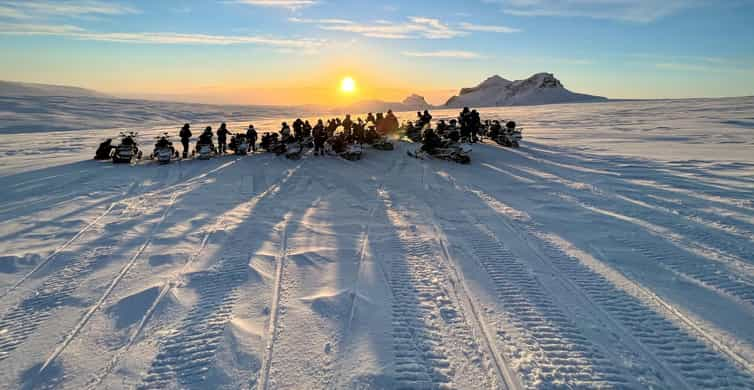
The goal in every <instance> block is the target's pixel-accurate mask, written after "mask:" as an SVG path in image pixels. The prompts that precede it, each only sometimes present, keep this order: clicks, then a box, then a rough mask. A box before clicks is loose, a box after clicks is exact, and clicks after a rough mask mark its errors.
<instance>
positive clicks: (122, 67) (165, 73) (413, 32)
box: [0, 0, 754, 104]
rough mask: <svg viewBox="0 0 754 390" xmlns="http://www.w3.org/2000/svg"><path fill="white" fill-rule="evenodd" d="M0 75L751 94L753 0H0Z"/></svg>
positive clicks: (140, 83) (307, 93)
mask: <svg viewBox="0 0 754 390" xmlns="http://www.w3.org/2000/svg"><path fill="white" fill-rule="evenodd" d="M0 50H2V52H3V53H4V55H3V57H4V60H3V61H2V62H0V79H7V80H19V81H33V82H45V83H57V84H72V85H79V86H84V87H90V88H94V89H98V90H102V91H105V92H109V93H113V94H120V95H127V96H147V97H167V98H171V97H175V98H180V99H182V100H201V101H209V102H222V103H228V102H238V103H269V104H281V103H286V102H289V103H316V102H323V101H325V102H333V101H335V100H337V99H338V96H337V95H335V94H334V91H335V89H336V88H335V86H336V85H337V82H338V80H339V79H340V78H342V77H343V76H345V75H352V76H353V77H354V78H355V79H356V80H357V83H359V86H360V94H359V96H357V97H353V98H360V99H366V98H383V99H395V98H399V97H400V96H404V95H405V94H407V93H409V92H419V93H422V94H425V95H427V96H428V97H429V99H430V100H432V101H434V102H436V103H437V102H440V101H442V100H444V99H445V98H447V97H449V96H450V94H452V93H453V92H454V91H455V90H457V89H458V88H460V87H464V86H471V85H475V84H477V83H479V82H480V81H481V80H483V79H484V78H486V77H488V76H490V75H493V74H499V75H501V76H503V77H506V78H509V79H520V78H524V77H527V76H529V75H531V74H533V73H537V72H543V71H547V72H553V73H555V74H556V76H557V77H558V78H559V79H561V81H562V82H563V83H564V84H565V85H566V87H568V88H569V89H572V90H575V91H578V92H585V93H593V94H599V95H603V96H609V97H615V98H623V97H625V98H662V97H702V96H740V95H754V0H719V1H704V0H665V1H661V0H471V1H448V0H440V1H429V0H422V1H410V2H409V1H403V2H398V1H392V2H391V1H388V2H379V1H363V0H356V1H337V0H224V1H215V0H210V1H188V0H184V1H180V0H165V1H143V0H121V1H104V0H70V1H53V0H46V1H37V0H26V1H24V0H17V1H16V0H13V1H10V0H8V1H6V0H0Z"/></svg>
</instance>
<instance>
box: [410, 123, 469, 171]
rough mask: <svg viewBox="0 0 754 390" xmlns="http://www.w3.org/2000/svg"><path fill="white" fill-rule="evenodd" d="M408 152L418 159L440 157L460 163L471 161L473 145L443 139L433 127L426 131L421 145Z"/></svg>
mask: <svg viewBox="0 0 754 390" xmlns="http://www.w3.org/2000/svg"><path fill="white" fill-rule="evenodd" d="M406 153H407V154H408V155H409V156H411V157H415V158H418V159H425V158H429V157H433V158H439V159H441V160H448V161H454V162H457V163H459V164H470V163H471V145H469V144H467V143H459V142H457V141H456V140H452V139H442V138H441V137H440V136H439V135H437V134H435V132H434V131H433V130H431V129H428V130H427V131H426V132H425V133H424V140H423V144H422V146H421V147H419V148H416V150H414V151H413V152H412V151H411V150H407V151H406Z"/></svg>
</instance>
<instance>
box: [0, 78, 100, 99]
mask: <svg viewBox="0 0 754 390" xmlns="http://www.w3.org/2000/svg"><path fill="white" fill-rule="evenodd" d="M0 96H2V97H20V96H36V97H51V96H66V97H93V98H107V97H111V96H108V95H106V94H103V93H99V92H97V91H92V90H90V89H85V88H79V87H68V86H62V85H49V84H35V83H20V82H15V81H0Z"/></svg>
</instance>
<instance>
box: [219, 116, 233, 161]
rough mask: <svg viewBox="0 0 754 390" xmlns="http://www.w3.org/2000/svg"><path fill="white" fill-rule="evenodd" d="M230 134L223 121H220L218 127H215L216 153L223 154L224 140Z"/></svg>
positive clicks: (225, 140)
mask: <svg viewBox="0 0 754 390" xmlns="http://www.w3.org/2000/svg"><path fill="white" fill-rule="evenodd" d="M230 134H231V132H230V131H228V126H227V125H226V124H225V122H223V123H221V124H220V128H219V129H217V149H218V154H225V149H226V142H227V139H228V136H229V135H230Z"/></svg>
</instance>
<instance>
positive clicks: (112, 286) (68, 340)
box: [39, 191, 178, 373]
mask: <svg viewBox="0 0 754 390" xmlns="http://www.w3.org/2000/svg"><path fill="white" fill-rule="evenodd" d="M177 198H178V191H176V192H174V193H173V194H172V195H171V196H170V201H169V203H168V206H167V207H165V211H163V213H162V215H161V216H160V219H159V221H157V223H156V224H155V225H154V226H153V227H152V229H151V230H150V232H149V236H148V237H147V240H146V241H144V243H143V244H142V245H141V247H139V249H138V250H137V251H136V253H134V255H133V256H132V257H131V259H130V260H129V261H128V262H127V263H126V264H125V265H124V266H123V268H121V270H120V272H118V274H117V275H116V276H115V278H114V279H113V280H112V281H111V282H110V284H109V285H108V287H107V289H106V290H105V292H104V293H103V294H102V296H101V297H100V299H99V300H98V301H97V303H95V304H94V305H93V306H91V307H90V308H89V310H88V311H87V312H86V314H84V317H82V318H81V320H79V322H78V323H77V324H76V326H75V327H74V328H73V330H72V331H71V332H70V333H69V334H68V335H67V336H66V338H65V340H63V342H62V343H60V344H59V345H58V347H57V348H55V350H54V351H53V352H52V354H51V355H50V356H49V357H48V358H47V360H46V361H45V362H44V364H43V365H42V367H41V368H40V369H39V372H40V373H41V372H43V371H44V370H45V369H46V368H47V367H48V366H49V365H50V364H51V363H52V362H53V361H54V360H55V359H56V358H57V357H58V356H60V354H61V353H63V351H64V350H65V349H66V348H67V347H68V345H69V344H70V343H71V341H72V340H73V339H74V338H75V337H76V336H77V335H78V334H79V332H80V331H81V329H82V328H83V327H84V326H85V325H86V324H87V323H88V322H89V319H91V318H92V316H93V315H94V313H95V312H96V311H97V310H99V308H100V307H102V305H103V304H104V302H105V300H106V299H107V298H108V297H109V296H110V294H111V293H112V292H113V290H114V289H115V287H116V286H117V285H118V283H120V281H121V280H122V279H123V278H124V277H125V276H126V274H128V271H130V270H131V268H133V266H134V264H136V261H137V260H138V259H139V257H140V256H141V254H142V253H144V251H145V250H146V249H147V247H149V245H150V244H151V243H152V239H153V238H154V234H155V233H156V232H157V231H158V230H159V228H160V227H161V226H162V224H163V222H165V219H166V218H167V216H168V214H169V212H170V210H171V209H172V208H173V205H174V204H175V201H176V199H177Z"/></svg>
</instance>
